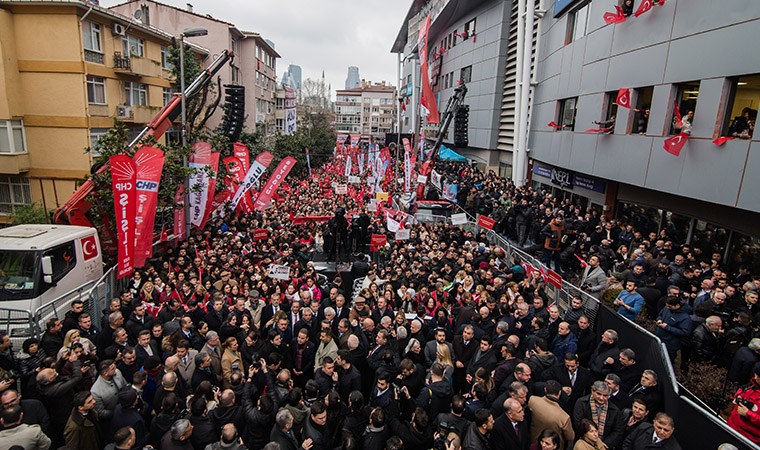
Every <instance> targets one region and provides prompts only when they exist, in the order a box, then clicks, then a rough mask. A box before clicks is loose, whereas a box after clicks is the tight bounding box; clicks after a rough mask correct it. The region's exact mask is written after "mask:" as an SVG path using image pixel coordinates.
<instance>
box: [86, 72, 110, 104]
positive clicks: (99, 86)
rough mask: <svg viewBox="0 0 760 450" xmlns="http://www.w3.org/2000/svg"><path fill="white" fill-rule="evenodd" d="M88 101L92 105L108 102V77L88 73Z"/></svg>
mask: <svg viewBox="0 0 760 450" xmlns="http://www.w3.org/2000/svg"><path fill="white" fill-rule="evenodd" d="M87 103H90V104H92V105H105V104H106V79H105V78H103V77H96V76H94V75H87Z"/></svg>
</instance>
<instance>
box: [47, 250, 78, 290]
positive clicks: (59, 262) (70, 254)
mask: <svg viewBox="0 0 760 450" xmlns="http://www.w3.org/2000/svg"><path fill="white" fill-rule="evenodd" d="M45 256H50V257H51V260H52V263H53V281H54V282H55V281H58V280H60V279H61V278H63V277H64V276H66V274H67V273H69V272H70V271H71V269H73V268H74V266H76V264H77V252H76V247H74V242H67V243H65V244H61V245H59V246H57V247H54V248H51V249H50V250H48V251H46V252H45Z"/></svg>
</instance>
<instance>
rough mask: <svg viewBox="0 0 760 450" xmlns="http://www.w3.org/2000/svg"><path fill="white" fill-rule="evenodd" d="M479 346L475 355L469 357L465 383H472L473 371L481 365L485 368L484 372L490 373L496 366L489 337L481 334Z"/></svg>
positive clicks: (473, 378)
mask: <svg viewBox="0 0 760 450" xmlns="http://www.w3.org/2000/svg"><path fill="white" fill-rule="evenodd" d="M479 345H480V347H479V348H478V351H477V352H475V355H474V356H473V357H472V359H470V363H469V364H468V365H467V383H468V384H469V385H472V383H474V381H475V372H476V371H477V370H478V369H480V368H481V367H482V368H484V369H485V370H486V373H489V374H490V373H491V372H493V370H494V369H495V368H496V354H495V352H494V348H493V346H492V345H491V337H490V336H483V337H482V338H480V344H479Z"/></svg>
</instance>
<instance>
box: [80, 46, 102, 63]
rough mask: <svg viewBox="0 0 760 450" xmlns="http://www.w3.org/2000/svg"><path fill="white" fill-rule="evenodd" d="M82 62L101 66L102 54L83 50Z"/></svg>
mask: <svg viewBox="0 0 760 450" xmlns="http://www.w3.org/2000/svg"><path fill="white" fill-rule="evenodd" d="M84 60H85V61H87V62H91V63H95V64H103V54H102V53H100V52H96V51H95V50H87V49H84Z"/></svg>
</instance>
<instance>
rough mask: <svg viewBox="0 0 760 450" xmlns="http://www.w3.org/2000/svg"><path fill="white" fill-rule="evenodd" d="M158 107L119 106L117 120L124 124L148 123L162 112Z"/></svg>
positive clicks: (117, 107)
mask: <svg viewBox="0 0 760 450" xmlns="http://www.w3.org/2000/svg"><path fill="white" fill-rule="evenodd" d="M160 110H161V108H160V107H157V106H147V105H133V106H129V105H117V106H116V119H117V120H120V121H122V122H134V123H148V122H150V121H151V120H152V119H153V117H154V116H155V115H156V113H158V111H160Z"/></svg>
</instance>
